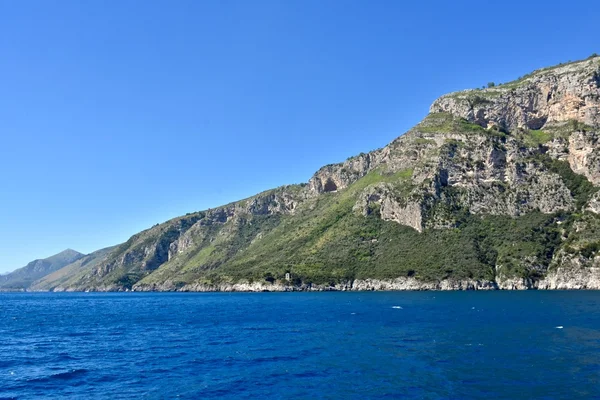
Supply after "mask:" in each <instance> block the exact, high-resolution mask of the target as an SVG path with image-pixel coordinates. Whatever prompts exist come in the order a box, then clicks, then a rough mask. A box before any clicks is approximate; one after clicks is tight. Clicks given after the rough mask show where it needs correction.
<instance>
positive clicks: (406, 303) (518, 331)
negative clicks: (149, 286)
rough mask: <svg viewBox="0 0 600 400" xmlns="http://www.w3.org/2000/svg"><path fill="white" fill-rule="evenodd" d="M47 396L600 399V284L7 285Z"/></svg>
mask: <svg viewBox="0 0 600 400" xmlns="http://www.w3.org/2000/svg"><path fill="white" fill-rule="evenodd" d="M559 326H562V329H560V328H557V327H559ZM41 396H44V397H45V398H87V399H94V398H106V399H109V398H110V399H121V398H133V397H135V398H147V399H160V398H189V399H195V398H236V399H237V398H257V397H263V398H356V399H363V398H386V397H387V398H398V397H403V398H431V399H436V398H455V399H456V398H465V397H468V398H531V397H535V398H600V292H593V291H590V292H583V291H582V292H535V291H531V292H396V293H378V292H374V293H372V292H370V293H249V294H243V293H234V294H224V293H223V294H222V293H196V294H183V293H181V294H180V293H139V294H138V293H123V294H94V293H79V294H8V293H5V294H0V398H2V399H4V398H18V399H28V398H39V397H41Z"/></svg>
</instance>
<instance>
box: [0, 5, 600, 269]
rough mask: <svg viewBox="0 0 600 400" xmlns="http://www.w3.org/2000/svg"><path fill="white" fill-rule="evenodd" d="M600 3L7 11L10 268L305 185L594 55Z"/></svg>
mask: <svg viewBox="0 0 600 400" xmlns="http://www.w3.org/2000/svg"><path fill="white" fill-rule="evenodd" d="M599 17H600V2H598V1H597V0H594V1H592V0H590V1H576V0H575V1H570V2H568V5H565V2H562V1H527V2H524V1H512V0H509V1H503V2H481V1H452V2H450V1H439V2H432V1H419V2H410V3H409V2H401V1H381V0H380V1H356V0H343V1H322V0H319V1H317V0H315V1H312V0H305V1H300V0H297V1H292V0H288V1H284V0H280V1H260V0H256V1H227V0H225V1H216V0H215V1H164V2H163V1H141V0H140V1H127V0H123V1H108V2H102V1H67V0H62V1H57V2H51V1H45V0H44V1H27V0H20V1H11V0H0V129H1V130H0V135H1V136H0V137H1V139H2V140H1V145H0V184H1V192H0V194H1V195H0V272H5V271H8V270H12V269H15V268H18V267H21V266H23V265H25V264H26V263H27V262H28V261H30V260H33V259H35V258H42V257H46V256H49V255H52V254H54V253H56V252H58V251H61V250H63V249H65V248H67V247H70V248H73V249H76V250H78V251H81V252H85V253H87V252H91V251H94V250H96V249H99V248H102V247H105V246H109V245H113V244H117V243H120V242H123V241H125V240H126V239H127V238H128V237H129V236H131V235H132V234H134V233H136V232H138V231H140V230H142V229H145V228H147V227H149V226H152V225H153V224H155V223H157V222H163V221H165V220H167V219H169V218H172V217H175V216H177V215H181V214H185V213H187V212H191V211H196V210H201V209H206V208H209V207H215V206H218V205H221V204H224V203H227V202H230V201H234V200H238V199H241V198H245V197H248V196H251V195H253V194H255V193H257V192H260V191H262V190H266V189H269V188H273V187H276V186H280V185H283V184H288V183H299V182H305V181H307V180H308V179H309V178H310V176H311V175H312V173H313V172H314V171H316V170H317V169H318V168H319V167H321V166H322V165H324V164H328V163H332V162H339V161H343V160H344V159H346V158H347V157H349V156H352V155H354V154H357V153H360V152H362V151H369V150H372V149H375V148H378V147H381V146H384V145H385V144H386V143H388V142H389V141H391V140H392V139H394V138H395V137H397V136H399V135H401V134H402V133H403V132H405V131H406V130H407V129H409V128H410V127H411V126H413V125H414V124H416V123H417V122H418V121H419V120H420V119H421V118H423V117H424V116H425V114H426V113H427V110H428V108H429V105H430V104H431V103H432V101H433V100H435V98H436V97H438V96H440V95H442V94H444V93H447V92H450V91H455V90H460V89H465V88H472V87H479V86H482V85H484V84H486V83H487V82H489V81H495V82H505V81H509V80H512V79H515V78H517V77H518V76H520V75H523V74H525V73H527V72H530V71H531V70H533V69H536V68H540V67H543V66H549V65H553V64H557V63H559V62H563V61H568V60H575V59H580V58H586V57H587V56H589V55H590V54H591V53H593V52H597V53H600V42H599V41H598V27H597V24H596V23H593V21H597V20H598V18H599Z"/></svg>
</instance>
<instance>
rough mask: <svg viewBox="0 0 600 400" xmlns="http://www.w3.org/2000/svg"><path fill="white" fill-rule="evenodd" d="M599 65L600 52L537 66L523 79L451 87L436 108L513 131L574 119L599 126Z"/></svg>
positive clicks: (436, 104) (485, 124) (433, 109)
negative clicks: (546, 66)
mask: <svg viewBox="0 0 600 400" xmlns="http://www.w3.org/2000/svg"><path fill="white" fill-rule="evenodd" d="M599 67H600V58H598V57H596V58H594V59H590V60H585V61H580V62H578V63H572V64H569V65H565V66H559V67H555V68H549V69H546V70H540V71H537V72H534V73H533V74H532V75H531V76H529V77H526V78H525V79H524V80H523V81H522V82H519V84H513V85H511V84H510V83H509V84H507V85H503V86H498V87H495V88H490V89H486V90H483V91H477V90H472V91H466V92H460V93H451V94H448V95H445V96H442V97H441V98H439V99H438V100H437V101H436V102H435V103H433V105H432V106H431V108H430V112H449V113H451V114H453V115H458V116H460V117H463V118H465V119H466V120H468V121H471V122H475V123H477V124H479V125H481V126H483V127H486V128H487V127H488V126H499V127H502V128H504V129H507V130H510V131H512V130H515V129H517V128H526V129H542V128H543V127H544V126H545V125H547V124H552V123H560V122H564V121H569V120H577V121H580V122H582V123H585V124H587V125H591V126H598V125H599V124H600V99H599V98H598V89H599V87H600V84H599V78H598V76H599V72H598V71H599ZM479 92H480V93H479ZM478 93H479V94H480V95H479V96H478Z"/></svg>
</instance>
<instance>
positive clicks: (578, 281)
mask: <svg viewBox="0 0 600 400" xmlns="http://www.w3.org/2000/svg"><path fill="white" fill-rule="evenodd" d="M450 290H457V291H466V290H600V268H597V267H589V268H585V269H584V268H581V269H576V270H574V269H568V270H567V269H563V268H558V269H557V270H556V271H553V272H552V273H550V274H548V275H547V276H546V277H544V278H542V279H530V278H506V279H497V280H494V281H487V280H477V279H463V280H460V279H444V280H440V281H429V282H428V281H420V280H418V279H415V278H413V277H399V278H395V279H356V280H352V281H347V282H341V283H338V284H334V285H319V284H301V285H296V286H295V285H290V284H285V283H282V282H275V283H268V282H249V281H240V282H236V283H220V284H204V283H189V284H184V285H181V284H179V285H177V284H176V283H174V282H172V281H166V282H163V283H161V284H152V285H134V286H133V287H132V288H131V289H130V288H123V287H120V286H116V285H113V286H97V287H56V288H53V289H51V290H22V291H21V292H325V291H354V292H359V291H390V292H393V291H450ZM7 292H8V291H7ZM10 292H13V293H14V292H18V291H16V290H11V291H10Z"/></svg>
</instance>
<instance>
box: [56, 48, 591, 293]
mask: <svg viewBox="0 0 600 400" xmlns="http://www.w3.org/2000/svg"><path fill="white" fill-rule="evenodd" d="M599 127H600V58H599V57H593V58H590V59H587V60H584V61H580V62H575V63H570V64H567V65H560V66H556V67H552V68H546V69H542V70H539V71H535V72H533V73H531V74H529V75H527V76H525V77H523V78H520V79H519V80H517V81H514V82H510V83H507V84H504V85H499V86H496V87H492V88H488V89H478V90H467V91H464V92H457V93H451V94H448V95H445V96H442V97H441V98H439V99H437V100H436V101H435V102H434V103H433V105H432V106H431V109H430V113H429V115H427V117H426V118H425V119H424V120H423V121H422V122H420V123H419V124H418V125H417V126H415V127H414V128H413V129H411V130H410V131H408V132H407V133H406V134H404V135H402V136H400V137H399V138H397V139H396V140H394V141H393V142H391V143H390V144H388V145H387V146H385V147H383V148H381V149H378V150H375V151H372V152H370V153H364V154H360V155H358V156H356V157H351V158H349V159H348V160H346V161H344V162H342V163H339V164H332V165H328V166H325V167H323V168H321V169H320V170H319V171H317V172H316V173H315V174H314V176H313V177H312V178H311V179H310V180H309V181H308V183H307V184H303V185H292V186H286V187H281V188H278V189H274V190H271V191H267V192H264V193H261V194H258V195H256V196H254V197H251V198H249V199H245V200H242V201H239V202H235V203H232V204H229V205H226V206H223V207H219V208H216V209H212V210H206V211H202V212H196V213H191V214H188V215H185V216H182V217H179V218H175V219H173V220H171V221H167V222H165V223H163V224H160V225H156V226H154V227H152V228H150V229H148V230H146V231H144V232H141V233H139V234H137V235H134V236H133V237H132V238H131V239H129V240H128V241H127V242H126V243H124V244H122V245H120V246H118V247H116V248H115V249H114V250H111V251H110V252H109V253H108V254H107V255H106V256H105V257H104V258H102V260H100V261H98V262H97V263H95V264H94V265H93V267H91V268H88V269H86V270H85V271H83V272H82V271H79V272H78V273H77V274H75V275H70V274H66V277H67V278H66V279H61V281H60V284H59V285H56V286H54V287H53V289H54V290H182V291H206V290H223V291H230V290H249V291H257V290H331V289H335V290H381V289H389V290H405V289H411V290H412V289H441V290H444V289H448V290H449V289H526V288H539V289H565V288H573V289H579V288H600V275H599V274H600V272H598V271H600V266H599V265H598V264H599V263H600V254H598V251H599V250H600V216H599V215H598V213H599V212H600V198H599V197H598V196H599V195H598V191H597V189H598V185H600V154H599V152H600V147H599V146H598V134H599Z"/></svg>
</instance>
